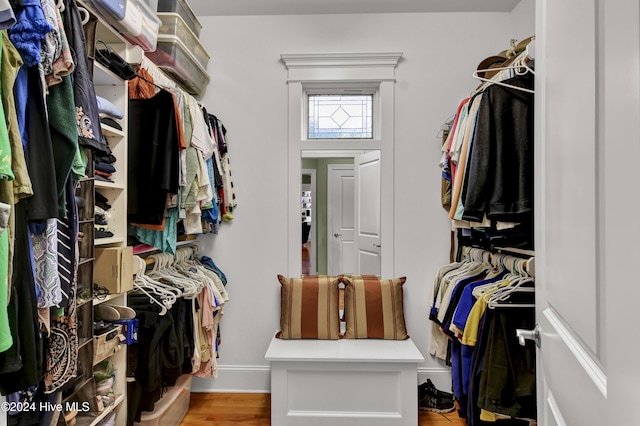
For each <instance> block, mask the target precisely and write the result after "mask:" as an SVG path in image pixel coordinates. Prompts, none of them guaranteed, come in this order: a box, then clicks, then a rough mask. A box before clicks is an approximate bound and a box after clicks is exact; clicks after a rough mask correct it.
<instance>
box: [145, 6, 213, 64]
mask: <svg viewBox="0 0 640 426" xmlns="http://www.w3.org/2000/svg"><path fill="white" fill-rule="evenodd" d="M158 18H160V21H161V22H162V24H161V25H160V32H159V34H160V35H162V36H165V35H169V36H176V37H178V38H179V39H180V41H181V42H182V43H184V45H185V46H189V51H190V52H191V53H193V56H194V57H195V58H196V59H197V60H198V62H199V63H200V65H202V66H203V67H204V68H207V65H208V64H209V59H210V56H209V54H208V53H207V51H206V50H205V48H204V47H203V46H202V43H200V40H198V37H196V35H195V34H194V33H193V31H191V30H190V29H189V27H187V24H185V22H184V19H182V17H181V16H180V15H179V14H177V13H164V12H163V13H158Z"/></svg>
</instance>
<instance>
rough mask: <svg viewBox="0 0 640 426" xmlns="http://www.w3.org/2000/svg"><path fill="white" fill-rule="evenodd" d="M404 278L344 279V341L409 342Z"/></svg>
mask: <svg viewBox="0 0 640 426" xmlns="http://www.w3.org/2000/svg"><path fill="white" fill-rule="evenodd" d="M406 280H407V279H406V278H405V277H402V278H395V279H392V280H381V279H379V278H377V277H375V276H355V277H343V278H342V282H344V285H345V290H344V311H345V320H346V338H347V339H389V340H404V339H408V338H409V335H408V334H407V327H406V325H405V321H404V300H403V295H402V285H403V284H404V283H405V281H406Z"/></svg>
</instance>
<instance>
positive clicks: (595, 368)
mask: <svg viewBox="0 0 640 426" xmlns="http://www.w3.org/2000/svg"><path fill="white" fill-rule="evenodd" d="M543 313H544V316H545V317H546V318H547V320H548V321H549V323H550V324H551V326H552V327H553V328H554V330H555V331H556V333H558V336H559V337H560V339H561V340H562V341H563V342H564V344H565V345H566V346H567V348H569V350H570V351H571V353H572V354H573V356H574V357H575V358H576V360H577V361H578V362H579V363H580V365H581V366H582V368H583V369H584V371H585V373H586V374H587V375H588V376H589V378H590V379H591V381H593V383H594V384H595V385H596V387H597V388H598V390H599V391H600V393H601V394H602V396H604V397H605V398H607V375H606V374H605V372H604V371H603V370H602V368H600V366H599V365H598V364H597V363H596V362H595V361H594V360H593V358H592V357H591V355H590V354H589V352H588V351H587V350H586V349H585V348H584V346H583V345H582V344H581V343H580V342H579V341H578V340H577V339H576V338H575V337H574V335H573V333H572V332H571V331H570V330H569V328H568V327H567V326H566V325H565V323H564V321H562V320H561V319H560V317H559V316H558V315H557V314H556V312H555V311H554V310H553V309H545V310H544V312H543Z"/></svg>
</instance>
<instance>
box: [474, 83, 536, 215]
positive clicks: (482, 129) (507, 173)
mask: <svg viewBox="0 0 640 426" xmlns="http://www.w3.org/2000/svg"><path fill="white" fill-rule="evenodd" d="M506 82H508V83H509V84H511V85H514V86H517V87H523V88H528V89H532V88H533V83H534V76H533V74H525V75H523V76H518V77H515V78H512V79H510V80H507V81H506ZM533 98H534V96H533V93H529V92H524V91H520V90H517V89H513V88H510V87H504V86H501V85H492V86H489V87H487V88H486V89H485V91H484V94H483V97H482V102H481V103H480V108H479V110H478V118H477V128H476V132H475V140H474V142H473V149H472V151H471V154H470V158H469V169H468V172H467V175H466V177H465V188H464V190H463V204H464V213H463V215H462V218H463V219H464V220H469V221H475V222H481V221H482V219H483V217H484V215H485V214H486V215H487V216H488V217H489V219H492V220H496V221H503V222H520V221H522V220H526V219H528V218H529V217H530V216H531V215H532V214H533V109H534V108H533Z"/></svg>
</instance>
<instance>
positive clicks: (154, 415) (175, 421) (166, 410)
mask: <svg viewBox="0 0 640 426" xmlns="http://www.w3.org/2000/svg"><path fill="white" fill-rule="evenodd" d="M191 377H192V376H191V375H189V374H185V375H184V376H180V377H179V378H178V380H177V381H176V385H175V386H172V387H170V388H169V389H168V390H167V393H165V394H164V396H163V397H162V398H160V400H159V401H158V402H156V404H155V410H153V411H151V412H146V411H143V412H142V416H141V418H140V420H141V422H140V423H137V424H139V425H144V426H176V425H179V424H180V422H181V421H182V419H183V418H184V416H185V415H186V414H187V411H189V402H190V401H191Z"/></svg>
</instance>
